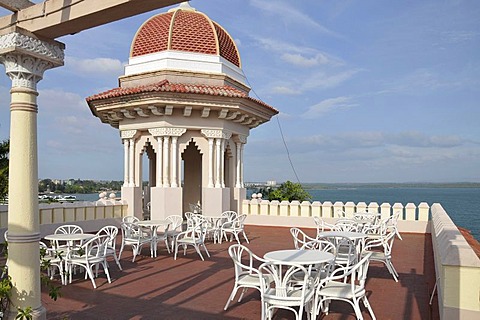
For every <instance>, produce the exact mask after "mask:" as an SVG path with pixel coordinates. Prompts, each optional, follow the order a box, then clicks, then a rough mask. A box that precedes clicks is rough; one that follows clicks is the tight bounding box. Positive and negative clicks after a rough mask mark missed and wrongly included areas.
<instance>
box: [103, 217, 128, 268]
mask: <svg viewBox="0 0 480 320" xmlns="http://www.w3.org/2000/svg"><path fill="white" fill-rule="evenodd" d="M117 234H118V228H117V227H115V226H105V227H103V228H102V229H100V230H98V232H97V236H100V235H107V236H109V238H110V240H109V241H108V243H107V251H106V254H107V256H112V257H113V259H114V260H115V262H116V263H117V266H118V269H120V270H122V266H121V265H120V261H119V260H118V257H117V250H116V241H115V240H116V238H117Z"/></svg>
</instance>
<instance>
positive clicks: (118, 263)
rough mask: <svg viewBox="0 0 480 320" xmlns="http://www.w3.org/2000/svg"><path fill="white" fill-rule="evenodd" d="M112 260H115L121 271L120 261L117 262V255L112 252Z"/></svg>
mask: <svg viewBox="0 0 480 320" xmlns="http://www.w3.org/2000/svg"><path fill="white" fill-rule="evenodd" d="M113 258H114V259H115V262H116V263H117V266H118V269H120V270H123V269H122V266H121V265H120V260H118V258H117V255H116V254H115V252H113Z"/></svg>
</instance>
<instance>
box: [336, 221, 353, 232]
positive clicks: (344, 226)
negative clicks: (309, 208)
mask: <svg viewBox="0 0 480 320" xmlns="http://www.w3.org/2000/svg"><path fill="white" fill-rule="evenodd" d="M334 230H336V231H348V232H358V224H357V223H356V222H355V221H353V220H350V219H339V220H338V221H337V222H335V227H334Z"/></svg>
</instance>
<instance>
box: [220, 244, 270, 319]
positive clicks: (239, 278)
mask: <svg viewBox="0 0 480 320" xmlns="http://www.w3.org/2000/svg"><path fill="white" fill-rule="evenodd" d="M228 254H229V255H230V257H231V258H232V260H233V266H234V268H235V284H234V285H233V289H232V293H231V294H230V297H229V298H228V300H227V303H226V304H225V307H224V308H223V309H224V310H227V308H228V306H229V305H230V302H231V301H233V298H235V295H236V294H237V291H238V289H240V288H243V290H242V293H241V294H240V297H239V298H238V302H240V301H241V300H242V298H243V295H244V293H245V292H246V291H247V289H248V288H252V289H257V290H259V291H260V274H259V272H258V269H257V268H258V266H259V265H260V264H261V263H264V262H266V260H264V259H262V258H260V257H258V256H257V255H255V254H254V253H253V252H252V251H250V249H248V248H247V247H245V246H244V245H242V244H232V245H231V246H230V247H229V248H228Z"/></svg>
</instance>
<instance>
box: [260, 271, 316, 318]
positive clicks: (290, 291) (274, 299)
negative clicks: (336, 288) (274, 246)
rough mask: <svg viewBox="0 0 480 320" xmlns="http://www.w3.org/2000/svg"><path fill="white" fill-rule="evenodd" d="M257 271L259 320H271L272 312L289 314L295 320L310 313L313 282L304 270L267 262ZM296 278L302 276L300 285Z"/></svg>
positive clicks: (313, 289)
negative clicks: (260, 317)
mask: <svg viewBox="0 0 480 320" xmlns="http://www.w3.org/2000/svg"><path fill="white" fill-rule="evenodd" d="M258 271H259V273H260V282H261V287H260V290H261V291H260V292H261V297H262V320H265V319H272V316H273V311H274V310H275V309H285V310H290V311H292V312H293V313H294V314H295V319H296V320H301V319H302V317H303V311H304V310H307V312H309V311H310V308H311V303H312V301H313V298H314V295H315V279H314V278H313V277H312V275H311V274H310V273H309V272H308V270H307V269H306V268H305V267H303V266H300V265H298V264H294V263H287V262H266V263H263V264H262V265H261V266H260V267H259V268H258ZM298 274H303V275H304V276H303V279H302V280H301V281H299V279H298V278H296V277H295V275H298ZM270 279H271V281H270ZM297 308H298V310H297Z"/></svg>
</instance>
